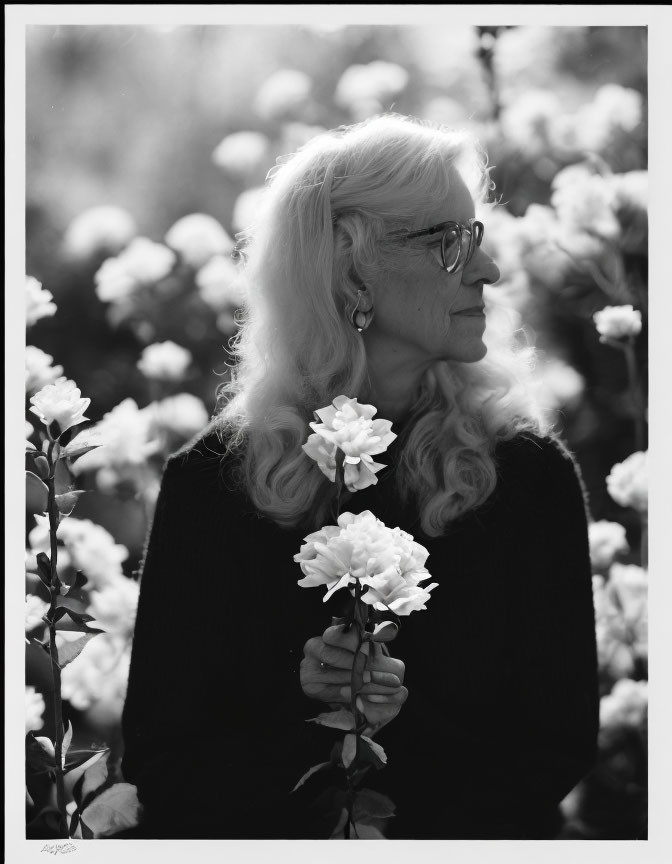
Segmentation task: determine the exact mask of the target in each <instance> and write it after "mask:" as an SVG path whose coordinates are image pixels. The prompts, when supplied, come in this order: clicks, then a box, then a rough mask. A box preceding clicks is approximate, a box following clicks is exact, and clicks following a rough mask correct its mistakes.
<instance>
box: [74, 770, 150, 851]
mask: <svg viewBox="0 0 672 864" xmlns="http://www.w3.org/2000/svg"><path fill="white" fill-rule="evenodd" d="M139 818H140V802H139V801H138V793H137V789H136V788H135V786H132V785H131V784H130V783H115V784H114V785H113V786H110V787H109V788H108V789H106V790H105V791H104V792H101V794H100V795H98V796H96V797H95V798H94V799H93V801H92V802H91V803H90V804H89V806H88V807H87V808H86V809H85V810H84V812H83V813H82V826H83V825H84V819H86V825H87V826H88V827H89V828H90V829H91V831H92V832H93V837H94V839H98V838H99V837H109V836H110V835H111V834H116V833H117V832H118V831H123V830H124V829H126V828H132V827H133V826H135V825H137V824H138V821H139ZM82 834H83V836H85V835H84V831H83V829H82Z"/></svg>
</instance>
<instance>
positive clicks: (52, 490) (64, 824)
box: [47, 440, 69, 838]
mask: <svg viewBox="0 0 672 864" xmlns="http://www.w3.org/2000/svg"><path fill="white" fill-rule="evenodd" d="M55 443H56V442H55V441H53V440H52V441H51V442H50V444H49V449H48V451H47V461H48V462H49V477H48V478H47V488H48V490H49V495H48V499H47V510H48V513H49V540H50V544H51V562H50V564H51V573H50V583H51V584H50V586H49V590H50V593H51V604H50V606H49V619H50V621H51V623H50V624H49V656H50V657H51V674H52V676H53V679H54V723H55V725H56V730H55V731H56V742H55V747H54V759H55V762H56V766H55V767H56V801H57V805H58V811H59V814H60V822H61V833H62V836H63V837H66V838H67V837H68V836H69V835H68V820H67V816H66V809H65V785H64V782H63V758H62V754H63V704H62V701H61V667H60V666H59V664H58V648H57V647H56V624H55V622H54V620H53V617H54V612H55V611H56V600H57V598H58V588H57V581H56V580H57V579H58V576H57V572H56V563H57V556H58V545H57V539H56V531H57V529H58V507H57V506H56V479H55V478H56V462H54V461H53V451H54V446H55Z"/></svg>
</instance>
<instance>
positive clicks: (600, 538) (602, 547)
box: [588, 519, 630, 570]
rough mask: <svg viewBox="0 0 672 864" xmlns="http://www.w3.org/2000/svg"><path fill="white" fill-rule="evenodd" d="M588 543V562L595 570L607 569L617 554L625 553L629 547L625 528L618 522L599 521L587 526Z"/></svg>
mask: <svg viewBox="0 0 672 864" xmlns="http://www.w3.org/2000/svg"><path fill="white" fill-rule="evenodd" d="M588 538H589V541H590V560H591V562H592V565H593V568H594V569H595V570H603V569H604V568H605V567H608V566H609V565H610V564H611V563H612V561H613V560H614V557H615V556H616V555H618V554H619V552H627V551H628V550H629V549H630V547H629V546H628V541H627V540H626V539H625V528H624V527H623V526H622V525H621V524H620V523H619V522H608V521H607V520H606V519H601V520H600V521H599V522H592V523H591V524H590V525H589V526H588Z"/></svg>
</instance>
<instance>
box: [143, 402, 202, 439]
mask: <svg viewBox="0 0 672 864" xmlns="http://www.w3.org/2000/svg"><path fill="white" fill-rule="evenodd" d="M154 420H155V422H156V423H157V424H158V425H159V426H160V427H163V428H165V429H168V430H169V431H170V432H173V433H174V434H176V435H179V436H180V437H182V438H185V439H186V438H191V437H192V435H195V434H196V433H197V432H200V431H201V430H202V429H204V428H205V426H207V424H208V421H209V420H210V417H209V415H208V412H207V409H206V407H205V405H204V404H203V402H202V401H201V400H200V399H199V398H198V397H197V396H192V394H191V393H178V394H177V395H176V396H169V397H168V398H167V399H162V400H161V401H160V402H157V403H155V405H154Z"/></svg>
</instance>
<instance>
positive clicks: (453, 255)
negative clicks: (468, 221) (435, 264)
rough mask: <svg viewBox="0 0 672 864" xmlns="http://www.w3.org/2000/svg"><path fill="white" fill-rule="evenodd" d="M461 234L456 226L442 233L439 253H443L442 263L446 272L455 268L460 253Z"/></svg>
mask: <svg viewBox="0 0 672 864" xmlns="http://www.w3.org/2000/svg"><path fill="white" fill-rule="evenodd" d="M460 234H461V232H460V229H459V228H458V226H457V225H456V226H454V227H453V226H451V227H449V228H447V229H446V230H445V231H444V232H443V237H442V239H441V251H442V252H443V263H444V266H445V268H446V270H449V271H450V270H452V269H453V268H454V267H457V264H458V262H459V260H460V253H461V248H460V247H461V242H460V241H461V236H460Z"/></svg>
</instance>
